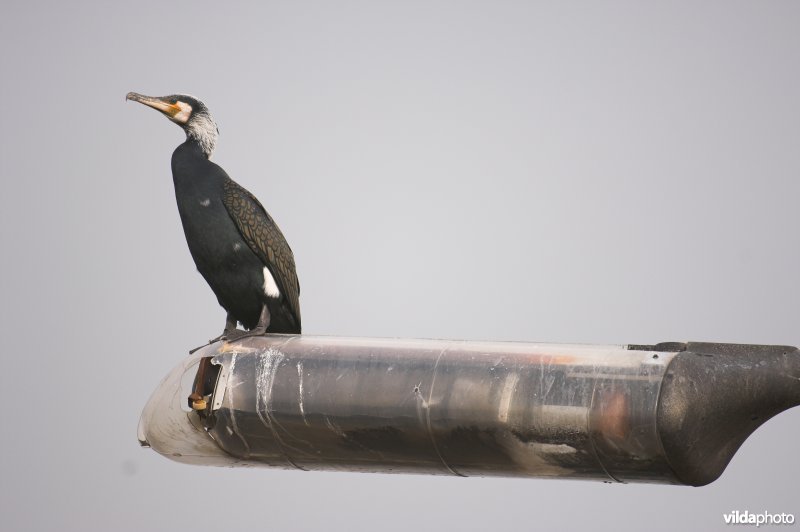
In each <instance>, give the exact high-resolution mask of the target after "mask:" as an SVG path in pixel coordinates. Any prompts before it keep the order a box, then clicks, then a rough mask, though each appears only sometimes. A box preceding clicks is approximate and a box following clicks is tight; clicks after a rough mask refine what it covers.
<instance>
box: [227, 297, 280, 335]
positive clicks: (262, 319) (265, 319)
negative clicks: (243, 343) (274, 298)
mask: <svg viewBox="0 0 800 532" xmlns="http://www.w3.org/2000/svg"><path fill="white" fill-rule="evenodd" d="M269 321H270V314H269V308H268V307H267V304H266V303H264V306H263V307H261V314H260V315H259V317H258V323H257V324H256V326H255V327H253V328H252V329H250V330H249V331H239V330H236V331H233V332H232V333H230V334H229V335H228V336H227V338H226V340H227V341H228V342H233V341H235V340H241V339H242V338H250V337H251V336H261V335H262V334H264V333H266V332H267V327H269Z"/></svg>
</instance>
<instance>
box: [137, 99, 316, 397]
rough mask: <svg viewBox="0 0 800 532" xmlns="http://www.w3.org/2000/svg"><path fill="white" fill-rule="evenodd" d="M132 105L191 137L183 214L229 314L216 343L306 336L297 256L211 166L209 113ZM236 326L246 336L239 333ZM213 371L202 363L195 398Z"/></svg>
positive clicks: (183, 162)
mask: <svg viewBox="0 0 800 532" xmlns="http://www.w3.org/2000/svg"><path fill="white" fill-rule="evenodd" d="M125 99H126V100H133V101H136V102H139V103H143V104H144V105H147V106H149V107H152V108H153V109H156V110H158V111H160V112H161V113H162V114H164V116H166V117H167V118H168V119H169V120H171V121H172V122H175V123H176V124H178V125H179V126H180V127H181V128H183V130H184V131H185V132H186V142H184V143H183V144H181V145H180V146H178V147H177V148H176V149H175V152H174V153H173V154H172V177H173V181H174V184H175V198H176V200H177V202H178V212H179V213H180V217H181V222H182V223H183V231H184V234H185V235H186V243H187V244H189V251H190V252H191V254H192V258H193V259H194V262H195V264H196V265H197V269H198V271H199V272H200V274H201V275H202V276H203V277H204V278H205V280H206V281H207V282H208V284H209V286H211V290H213V291H214V294H215V295H216V296H217V301H219V304H220V305H221V306H222V307H223V308H224V309H225V310H226V311H227V317H226V320H225V328H224V330H223V331H222V334H221V335H220V336H219V337H217V338H214V339H213V340H211V341H210V342H215V341H217V340H236V339H239V338H243V337H246V336H256V335H261V334H264V333H265V332H273V333H288V334H299V333H300V303H299V296H300V284H299V282H298V280H297V273H296V271H295V265H294V255H293V254H292V250H291V248H290V247H289V244H288V243H287V242H286V239H285V238H284V236H283V233H281V230H280V229H279V228H278V226H277V225H276V224H275V222H274V221H273V220H272V217H271V216H270V215H269V214H268V213H267V211H266V210H265V209H264V207H263V206H262V205H261V203H260V202H259V201H258V199H256V197H255V196H253V195H252V194H251V193H250V192H248V191H247V190H245V189H244V188H243V187H241V186H240V185H238V184H237V183H236V182H235V181H233V180H232V179H231V178H230V177H228V174H227V173H225V170H223V169H222V168H221V167H219V166H218V165H217V164H215V163H213V162H211V161H210V160H209V157H210V156H211V153H212V152H213V151H214V147H215V145H216V143H217V137H218V135H219V130H218V129H217V126H216V123H215V122H214V120H213V119H212V118H211V114H210V113H209V111H208V108H207V107H206V106H205V105H204V104H203V103H202V102H201V101H200V100H198V99H197V98H194V97H192V96H189V95H186V94H175V95H171V96H162V97H152V96H143V95H141V94H137V93H135V92H129V93H128V94H127V96H126V97H125ZM237 322H239V323H241V324H242V325H243V326H244V328H245V329H247V331H242V330H239V329H237ZM206 367H207V362H205V363H204V365H201V368H200V370H199V374H198V385H197V387H196V390H195V391H196V392H197V391H199V389H200V384H202V382H201V381H203V380H204V379H203V374H205V368H206ZM193 395H195V394H193ZM201 395H202V394H201ZM197 399H198V398H196V397H195V402H196V400H197ZM200 399H201V398H200ZM197 407H198V405H195V408H197Z"/></svg>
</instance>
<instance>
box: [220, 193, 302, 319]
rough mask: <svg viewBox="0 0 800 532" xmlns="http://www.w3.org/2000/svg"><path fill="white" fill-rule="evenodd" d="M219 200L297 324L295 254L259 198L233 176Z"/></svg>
mask: <svg viewBox="0 0 800 532" xmlns="http://www.w3.org/2000/svg"><path fill="white" fill-rule="evenodd" d="M222 202H223V203H224V205H225V208H226V209H227V210H228V214H230V216H231V218H232V219H233V223H234V224H235V225H236V227H237V229H239V233H241V235H242V238H244V240H245V242H247V245H248V246H250V249H252V250H253V253H255V254H256V255H257V256H258V258H260V259H261V261H262V262H263V263H264V265H265V266H266V267H267V268H269V271H270V272H271V273H272V277H273V278H274V279H275V282H276V283H277V284H278V289H279V290H280V291H281V293H282V294H283V296H284V298H285V300H286V302H287V303H288V305H289V309H290V310H291V311H292V314H294V316H295V318H296V319H297V324H298V326H299V325H300V282H299V281H298V280H297V271H296V270H295V265H294V254H293V253H292V249H291V248H290V247H289V244H288V242H286V238H284V236H283V233H281V230H280V229H278V226H277V225H276V224H275V222H274V221H273V220H272V217H271V216H270V215H269V214H268V213H267V211H266V209H264V207H263V206H262V205H261V202H259V201H258V199H257V198H256V197H255V196H253V195H252V194H251V193H250V192H249V191H247V190H246V189H245V188H243V187H242V186H240V185H239V184H238V183H236V182H235V181H233V180H232V179H226V180H225V189H224V195H223V199H222Z"/></svg>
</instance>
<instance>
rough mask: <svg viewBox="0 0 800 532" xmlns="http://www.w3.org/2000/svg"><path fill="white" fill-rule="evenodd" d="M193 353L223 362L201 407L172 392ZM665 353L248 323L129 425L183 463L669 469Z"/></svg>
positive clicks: (654, 478)
mask: <svg viewBox="0 0 800 532" xmlns="http://www.w3.org/2000/svg"><path fill="white" fill-rule="evenodd" d="M204 356H212V357H214V358H213V362H214V364H217V365H218V366H220V367H221V371H220V373H219V378H218V381H217V384H216V387H215V388H214V392H213V396H212V397H211V401H209V405H210V406H209V408H208V410H207V411H205V412H204V413H202V416H199V415H198V414H197V413H194V412H191V411H188V408H186V407H184V406H183V404H184V403H185V400H186V399H185V398H186V396H188V393H189V388H190V387H191V382H192V378H193V376H194V368H195V366H196V364H197V363H198V361H199V359H200V358H201V357H204ZM673 356H675V353H671V352H656V351H649V350H638V351H637V350H628V349H626V348H625V347H624V346H581V345H553V344H550V345H548V344H530V343H504V342H491V343H488V342H459V341H441V340H396V339H365V338H335V337H311V336H280V335H271V336H264V337H258V338H248V339H245V340H243V341H242V342H241V343H237V344H225V345H223V344H215V345H213V346H209V347H207V348H205V349H203V350H202V351H199V352H197V353H195V355H194V356H193V357H190V358H189V359H187V360H186V361H185V363H184V364H182V365H181V366H180V367H179V368H176V370H174V371H173V372H172V374H171V375H170V376H168V378H167V379H166V380H165V381H164V382H163V383H162V385H161V387H160V388H159V390H158V391H157V392H156V394H154V396H153V398H152V399H151V401H150V403H149V404H148V406H147V408H146V409H145V412H144V414H143V416H142V421H141V425H140V440H142V441H146V442H147V443H148V444H149V445H150V446H152V447H153V449H154V450H156V451H158V452H160V453H161V454H164V455H165V456H167V457H169V458H172V459H175V460H179V461H184V462H192V463H209V464H218V465H265V466H272V467H284V468H297V469H304V470H321V469H326V470H342V471H376V472H409V473H427V474H444V475H460V476H472V475H480V476H489V475H500V476H521V477H557V478H585V479H597V480H606V481H635V482H666V483H677V482H678V480H677V479H676V478H675V476H674V475H673V473H672V470H671V469H670V466H669V464H668V463H667V460H666V458H665V456H664V451H663V449H662V446H661V443H660V439H659V434H658V430H657V426H656V423H657V422H656V420H657V416H656V412H657V406H658V398H659V391H660V387H661V384H662V379H663V377H664V374H665V371H666V368H667V366H668V364H669V362H670V360H671V359H672V358H673ZM201 424H202V425H203V426H205V428H206V429H207V432H205V431H204V430H202V428H201ZM176 425H180V427H182V428H178V427H177V426H176Z"/></svg>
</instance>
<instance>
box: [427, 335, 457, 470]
mask: <svg viewBox="0 0 800 532" xmlns="http://www.w3.org/2000/svg"><path fill="white" fill-rule="evenodd" d="M446 351H447V348H446V347H445V348H444V349H442V351H441V352H440V353H439V356H438V357H436V363H435V364H434V365H433V376H432V377H431V389H430V392H428V401H427V403H426V404H425V422H426V425H427V429H428V437H429V438H430V439H431V443H432V444H433V449H434V450H435V451H436V456H438V457H439V460H441V461H442V465H443V466H444V467H445V469H447V470H448V471H449V472H450V473H452V474H453V475H455V476H457V477H466V476H467V475H463V474H461V473H459V472H458V471H456V470H455V469H454V468H452V467H450V464H448V463H447V462H446V461H445V459H444V456H442V452H441V451H440V450H439V446H438V445H437V444H436V438H435V437H434V436H433V428H432V427H431V401H432V400H433V387H434V385H435V384H436V370H437V369H438V368H439V361H440V360H441V359H442V356H443V355H444V353H445V352H446Z"/></svg>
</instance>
